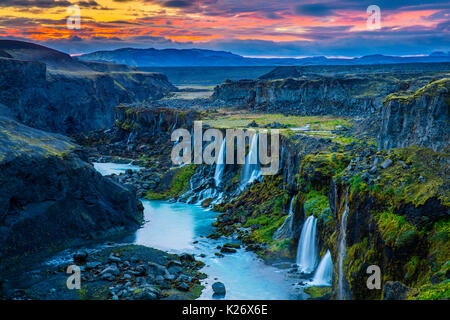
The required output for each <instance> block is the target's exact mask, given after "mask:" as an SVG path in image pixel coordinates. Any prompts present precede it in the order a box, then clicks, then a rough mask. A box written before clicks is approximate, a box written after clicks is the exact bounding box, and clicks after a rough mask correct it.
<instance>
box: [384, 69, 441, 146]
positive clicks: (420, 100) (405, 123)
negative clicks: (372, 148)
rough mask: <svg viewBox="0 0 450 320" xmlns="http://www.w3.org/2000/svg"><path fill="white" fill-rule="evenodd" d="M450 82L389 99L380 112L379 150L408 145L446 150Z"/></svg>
mask: <svg viewBox="0 0 450 320" xmlns="http://www.w3.org/2000/svg"><path fill="white" fill-rule="evenodd" d="M449 108H450V79H449V78H444V79H440V80H437V81H433V82H431V83H430V84H428V85H426V86H424V87H423V88H421V89H419V90H417V91H416V92H415V93H413V94H405V93H394V94H391V95H389V96H388V97H387V98H386V99H385V101H384V104H383V108H382V112H381V129H380V133H379V137H378V140H379V146H380V148H384V149H389V148H394V147H405V146H410V145H417V146H424V147H429V148H431V149H433V150H435V151H438V150H439V151H440V150H445V149H446V150H447V151H448V148H449V144H448V142H449V140H450V130H449Z"/></svg>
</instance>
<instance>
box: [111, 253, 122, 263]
mask: <svg viewBox="0 0 450 320" xmlns="http://www.w3.org/2000/svg"><path fill="white" fill-rule="evenodd" d="M108 261H109V262H115V263H119V262H122V259H120V258H119V257H116V256H115V255H114V254H113V253H111V254H110V256H109V257H108Z"/></svg>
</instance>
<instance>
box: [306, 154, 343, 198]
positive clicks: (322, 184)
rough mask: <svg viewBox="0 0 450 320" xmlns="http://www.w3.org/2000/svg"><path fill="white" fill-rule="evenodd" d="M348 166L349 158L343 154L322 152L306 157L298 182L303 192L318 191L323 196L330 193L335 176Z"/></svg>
mask: <svg viewBox="0 0 450 320" xmlns="http://www.w3.org/2000/svg"><path fill="white" fill-rule="evenodd" d="M347 165H348V159H347V156H346V155H345V154H344V153H341V152H329V151H322V152H319V153H318V154H309V155H306V156H305V157H304V158H303V160H302V163H301V164H300V168H299V173H298V175H297V181H298V182H299V186H300V189H301V190H302V191H303V192H309V191H310V190H316V191H319V192H321V193H322V194H326V193H327V192H328V191H329V185H330V182H331V180H332V178H333V177H334V176H336V175H337V174H339V173H340V172H341V171H343V170H344V168H345V167H346V166H347Z"/></svg>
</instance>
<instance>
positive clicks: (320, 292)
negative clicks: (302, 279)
mask: <svg viewBox="0 0 450 320" xmlns="http://www.w3.org/2000/svg"><path fill="white" fill-rule="evenodd" d="M303 291H304V292H305V293H307V294H309V295H310V296H311V297H310V299H318V298H322V297H324V296H326V295H330V294H331V291H332V288H331V287H308V288H305V290H303Z"/></svg>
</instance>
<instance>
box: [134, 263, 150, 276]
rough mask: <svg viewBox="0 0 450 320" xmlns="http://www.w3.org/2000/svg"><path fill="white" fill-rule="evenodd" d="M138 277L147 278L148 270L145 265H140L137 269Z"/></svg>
mask: <svg viewBox="0 0 450 320" xmlns="http://www.w3.org/2000/svg"><path fill="white" fill-rule="evenodd" d="M135 271H136V275H137V276H139V277H140V276H145V275H146V274H147V268H146V267H145V266H144V265H142V264H141V265H138V266H137V267H136V270H135Z"/></svg>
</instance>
